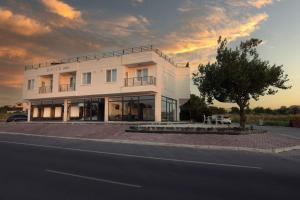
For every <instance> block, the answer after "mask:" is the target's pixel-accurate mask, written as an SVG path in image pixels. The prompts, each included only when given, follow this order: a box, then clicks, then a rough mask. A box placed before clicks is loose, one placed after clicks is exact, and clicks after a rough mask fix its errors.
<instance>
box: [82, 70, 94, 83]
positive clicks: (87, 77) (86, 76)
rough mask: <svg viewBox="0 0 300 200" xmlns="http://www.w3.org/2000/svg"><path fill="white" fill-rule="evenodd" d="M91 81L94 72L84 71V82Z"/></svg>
mask: <svg viewBox="0 0 300 200" xmlns="http://www.w3.org/2000/svg"><path fill="white" fill-rule="evenodd" d="M91 82H92V73H91V72H85V73H82V84H83V85H90V84H91Z"/></svg>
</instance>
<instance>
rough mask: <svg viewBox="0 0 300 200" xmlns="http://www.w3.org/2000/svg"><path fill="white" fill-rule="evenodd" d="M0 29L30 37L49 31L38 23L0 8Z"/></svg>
mask: <svg viewBox="0 0 300 200" xmlns="http://www.w3.org/2000/svg"><path fill="white" fill-rule="evenodd" d="M0 29H4V30H9V31H11V32H14V33H17V34H20V35H25V36H31V35H38V34H43V33H48V32H50V31H51V29H50V27H48V26H45V25H42V24H41V23H40V22H38V21H36V20H34V19H31V18H29V17H26V16H24V15H20V14H14V13H13V12H12V11H10V10H7V9H2V8H0Z"/></svg>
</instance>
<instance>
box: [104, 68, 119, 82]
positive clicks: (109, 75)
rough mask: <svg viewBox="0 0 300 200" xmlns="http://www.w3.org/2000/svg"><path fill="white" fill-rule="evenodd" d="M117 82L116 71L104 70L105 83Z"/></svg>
mask: <svg viewBox="0 0 300 200" xmlns="http://www.w3.org/2000/svg"><path fill="white" fill-rule="evenodd" d="M116 81H117V69H108V70H106V82H108V83H109V82H116Z"/></svg>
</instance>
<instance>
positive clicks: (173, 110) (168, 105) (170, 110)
mask: <svg viewBox="0 0 300 200" xmlns="http://www.w3.org/2000/svg"><path fill="white" fill-rule="evenodd" d="M161 120H162V121H176V120H177V101H176V100H175V99H171V98H168V97H164V96H163V97H162V98H161Z"/></svg>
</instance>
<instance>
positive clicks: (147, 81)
mask: <svg viewBox="0 0 300 200" xmlns="http://www.w3.org/2000/svg"><path fill="white" fill-rule="evenodd" d="M124 80H125V84H124V86H125V87H134V86H144V85H156V78H155V77H154V76H144V77H132V78H125V79H124Z"/></svg>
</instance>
